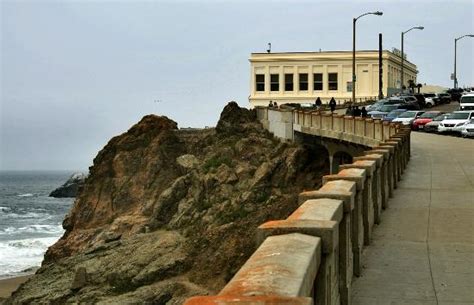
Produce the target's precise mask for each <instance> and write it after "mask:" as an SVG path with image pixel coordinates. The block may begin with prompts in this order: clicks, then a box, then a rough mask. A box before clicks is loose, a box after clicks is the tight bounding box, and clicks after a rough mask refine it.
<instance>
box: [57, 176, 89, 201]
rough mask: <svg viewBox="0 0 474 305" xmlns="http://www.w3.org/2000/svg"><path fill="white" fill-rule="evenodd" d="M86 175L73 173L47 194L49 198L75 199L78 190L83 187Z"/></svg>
mask: <svg viewBox="0 0 474 305" xmlns="http://www.w3.org/2000/svg"><path fill="white" fill-rule="evenodd" d="M86 178H87V175H85V174H83V173H74V174H72V176H71V177H69V179H68V180H67V181H66V183H64V184H63V185H61V186H60V187H58V188H57V189H55V190H54V191H52V192H51V193H50V194H49V197H56V198H66V197H76V196H77V193H78V191H79V188H80V187H82V186H83V185H84V182H85V181H86Z"/></svg>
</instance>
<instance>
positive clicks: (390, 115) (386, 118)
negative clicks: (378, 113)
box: [383, 109, 407, 122]
mask: <svg viewBox="0 0 474 305" xmlns="http://www.w3.org/2000/svg"><path fill="white" fill-rule="evenodd" d="M406 111H407V110H406V109H395V110H392V111H390V112H389V113H387V115H386V116H384V118H383V120H384V121H388V122H391V121H393V120H394V119H396V118H397V117H398V116H399V115H400V114H402V113H404V112H406Z"/></svg>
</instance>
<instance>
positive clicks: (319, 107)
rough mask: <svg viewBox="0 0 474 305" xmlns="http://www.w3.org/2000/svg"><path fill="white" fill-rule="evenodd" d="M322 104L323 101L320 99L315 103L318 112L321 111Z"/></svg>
mask: <svg viewBox="0 0 474 305" xmlns="http://www.w3.org/2000/svg"><path fill="white" fill-rule="evenodd" d="M322 104H323V102H321V99H320V98H319V97H318V98H317V99H316V101H315V102H314V105H315V106H316V110H320V109H321V105H322Z"/></svg>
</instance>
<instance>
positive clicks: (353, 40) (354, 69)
mask: <svg viewBox="0 0 474 305" xmlns="http://www.w3.org/2000/svg"><path fill="white" fill-rule="evenodd" d="M366 15H376V16H382V15H383V13H382V12H380V11H376V12H368V13H364V14H362V15H360V16H359V17H357V18H354V19H353V20H352V102H353V103H355V101H356V100H355V99H356V22H357V19H359V18H361V17H364V16H366Z"/></svg>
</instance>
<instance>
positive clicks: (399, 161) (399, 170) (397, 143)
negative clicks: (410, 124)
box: [380, 140, 403, 181]
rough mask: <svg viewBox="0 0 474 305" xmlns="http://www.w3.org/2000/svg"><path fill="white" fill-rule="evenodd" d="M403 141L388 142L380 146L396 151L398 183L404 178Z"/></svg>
mask: <svg viewBox="0 0 474 305" xmlns="http://www.w3.org/2000/svg"><path fill="white" fill-rule="evenodd" d="M401 144H402V143H401V141H393V140H388V141H385V142H383V143H381V144H380V147H387V146H391V147H393V148H394V149H395V153H394V154H395V157H394V160H395V174H396V181H400V179H401V178H402V171H403V169H402V166H403V163H402V145H401Z"/></svg>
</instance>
